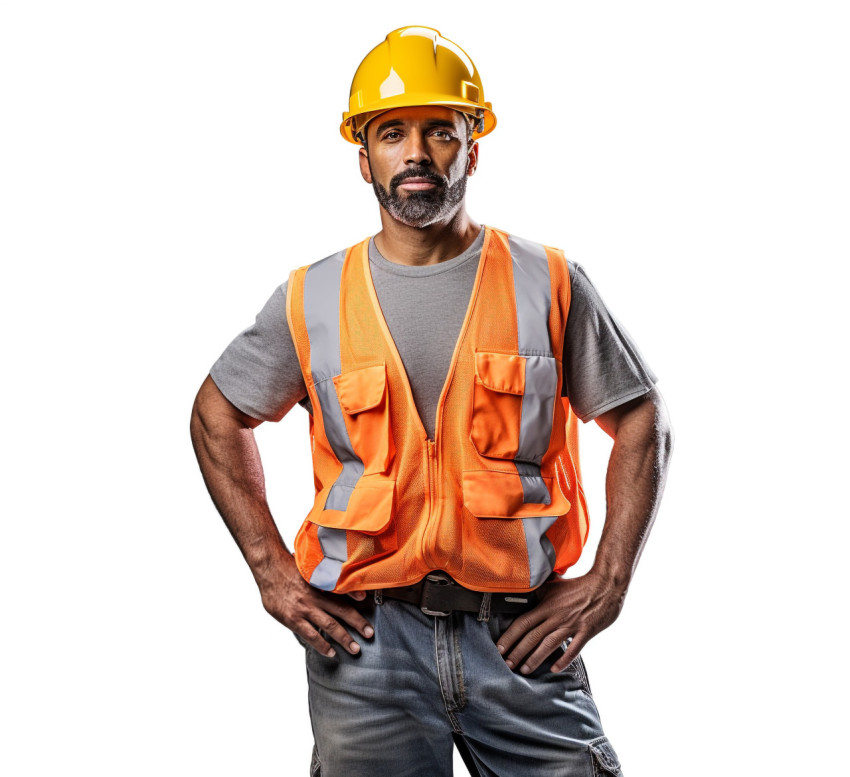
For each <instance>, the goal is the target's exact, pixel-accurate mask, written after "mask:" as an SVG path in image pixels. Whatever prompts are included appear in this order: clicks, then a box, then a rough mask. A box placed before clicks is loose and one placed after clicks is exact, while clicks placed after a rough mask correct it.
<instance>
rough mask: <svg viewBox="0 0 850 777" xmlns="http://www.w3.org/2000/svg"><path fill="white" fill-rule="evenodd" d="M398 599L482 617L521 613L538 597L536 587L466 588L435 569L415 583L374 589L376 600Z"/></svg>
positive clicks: (428, 610)
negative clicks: (503, 589) (517, 590)
mask: <svg viewBox="0 0 850 777" xmlns="http://www.w3.org/2000/svg"><path fill="white" fill-rule="evenodd" d="M383 597H386V598H387V599H399V600H400V601H402V602H410V603H412V604H415V605H416V606H417V607H419V609H420V610H422V612H424V613H425V614H426V615H441V616H442V615H448V614H449V613H451V612H452V611H453V610H462V611H464V612H477V613H478V615H479V620H481V619H483V618H485V617H487V616H489V613H490V612H504V613H517V614H519V613H522V612H525V611H526V610H530V609H531V608H532V607H534V606H535V605H536V604H537V603H538V602H539V601H540V597H539V596H538V595H537V592H536V591H526V592H522V593H500V592H499V593H497V592H492V593H489V592H488V593H485V592H482V591H473V590H471V589H469V588H464V587H463V586H462V585H460V584H459V583H456V582H455V581H454V580H452V578H451V577H450V576H449V575H447V574H446V573H445V572H432V573H430V574H428V575H426V576H425V577H423V578H422V580H420V581H419V582H418V583H414V584H413V585H405V586H399V587H397V588H382V589H378V590H377V591H375V601H376V602H378V603H380V602H381V599H382V598H383Z"/></svg>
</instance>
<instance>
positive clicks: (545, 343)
mask: <svg viewBox="0 0 850 777" xmlns="http://www.w3.org/2000/svg"><path fill="white" fill-rule="evenodd" d="M508 244H509V246H510V249H511V258H512V260H513V274H514V295H515V299H516V315H517V344H518V350H519V353H520V355H522V356H524V357H525V393H524V394H523V397H522V415H521V420H520V430H519V448H518V449H517V455H516V459H517V460H518V461H520V462H525V463H527V464H528V465H529V466H525V467H523V468H522V469H521V470H520V467H519V465H517V470H518V471H519V472H520V475H522V476H524V477H522V488H523V497H524V501H525V502H543V503H544V504H549V502H550V501H551V500H550V499H548V498H547V499H541V498H540V495H541V493H546V494H547V495H548V492H547V491H546V486H545V485H544V484H543V480H542V479H541V478H540V462H541V461H542V459H543V456H544V455H545V453H546V451H547V450H548V448H549V440H550V438H551V436H552V413H553V411H554V403H555V393H556V391H557V388H558V365H557V363H556V362H555V358H554V356H553V355H552V344H551V342H550V340H549V311H550V309H551V306H552V295H551V280H550V278H549V260H548V259H547V257H546V249H545V248H544V247H543V246H542V245H540V244H539V243H532V242H531V241H529V240H524V239H523V238H519V237H514V236H513V235H511V236H510V237H509V238H508ZM535 475H536V478H535V477H534V476H535Z"/></svg>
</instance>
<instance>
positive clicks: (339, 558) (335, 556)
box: [310, 526, 348, 591]
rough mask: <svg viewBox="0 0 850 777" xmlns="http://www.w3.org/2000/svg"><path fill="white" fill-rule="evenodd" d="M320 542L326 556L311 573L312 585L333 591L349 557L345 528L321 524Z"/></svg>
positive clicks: (319, 530) (319, 531)
mask: <svg viewBox="0 0 850 777" xmlns="http://www.w3.org/2000/svg"><path fill="white" fill-rule="evenodd" d="M317 533H318V535H319V544H320V545H321V546H322V553H324V555H325V557H324V558H323V559H322V560H321V561H320V562H319V565H318V566H317V567H316V568H315V569H314V570H313V574H312V575H310V585H313V586H315V587H316V588H321V589H322V590H323V591H333V589H334V588H336V581H337V580H339V573H340V570H341V569H342V565H343V563H344V562H345V561H346V559H348V542H347V539H346V531H345V529H329V528H328V527H327V526H320V527H319V529H318V532H317Z"/></svg>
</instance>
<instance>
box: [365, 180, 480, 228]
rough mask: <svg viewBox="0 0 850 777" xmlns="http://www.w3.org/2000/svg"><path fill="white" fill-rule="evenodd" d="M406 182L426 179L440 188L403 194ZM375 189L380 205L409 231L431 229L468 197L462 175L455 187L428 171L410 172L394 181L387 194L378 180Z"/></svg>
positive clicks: (374, 184) (391, 181) (454, 184)
mask: <svg viewBox="0 0 850 777" xmlns="http://www.w3.org/2000/svg"><path fill="white" fill-rule="evenodd" d="M406 178H426V179H428V181H430V182H431V183H434V184H436V188H434V189H426V190H424V191H413V192H406V193H404V194H400V193H399V190H398V187H399V184H401V183H403V182H404V180H405V179H406ZM372 189H373V190H374V192H375V196H376V197H377V198H378V202H379V203H380V204H381V205H382V206H383V208H384V210H386V211H387V213H389V214H390V215H391V216H392V217H393V218H394V219H396V221H400V222H401V223H402V224H407V226H409V227H418V228H423V227H428V226H430V225H431V224H434V223H435V222H437V221H440V220H441V219H443V218H444V217H446V216H448V215H450V214H451V213H452V211H453V210H455V208H456V207H457V206H458V204H459V203H460V202H462V201H463V198H464V196H466V176H465V175H462V176H461V177H460V178H459V179H458V180H457V181H456V182H455V183H453V184H449V179H448V178H446V177H445V176H442V175H436V174H435V173H432V172H431V171H430V170H427V169H418V170H416V169H407V170H405V171H404V172H402V173H399V174H398V175H394V176H393V177H392V178H391V179H390V188H389V191H387V190H386V189H385V188H384V187H383V186H382V185H381V184H379V183H378V181H377V180H375V178H373V179H372Z"/></svg>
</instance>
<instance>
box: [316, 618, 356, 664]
mask: <svg viewBox="0 0 850 777" xmlns="http://www.w3.org/2000/svg"><path fill="white" fill-rule="evenodd" d="M310 621H311V622H312V623H313V625H314V626H316V627H317V628H320V629H321V630H322V631H324V632H325V634H327V635H328V636H329V637H330V638H331V639H332V640H334V642H337V643H339V644H340V645H341V646H342V647H343V648H345V650H347V651H348V652H349V653H351V655H355V654H357V653H359V652H360V645H358V644H357V643H356V642H355V641H354V639H353V638H352V636H351V634H349V633H348V632H347V631H346V630H345V628H344V627H343V626H342V624H341V623H340V622H339V621H338V620H336V619H335V618H334V617H333V616H332V615H331V614H330V613H328V612H325V611H324V610H315V611H314V612H313V614H312V615H311V616H310Z"/></svg>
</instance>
